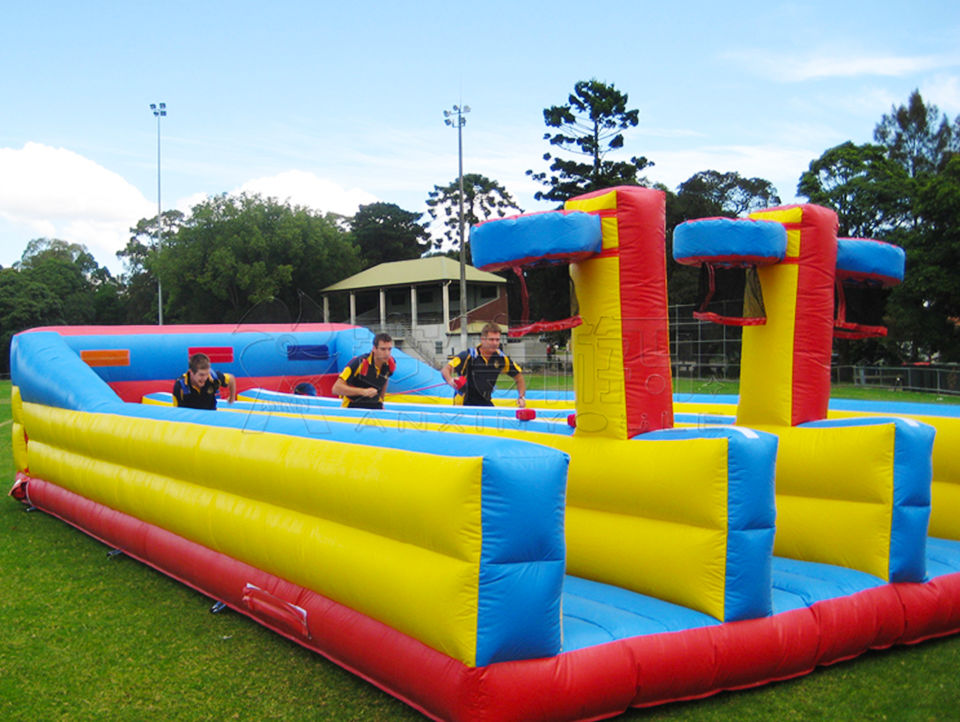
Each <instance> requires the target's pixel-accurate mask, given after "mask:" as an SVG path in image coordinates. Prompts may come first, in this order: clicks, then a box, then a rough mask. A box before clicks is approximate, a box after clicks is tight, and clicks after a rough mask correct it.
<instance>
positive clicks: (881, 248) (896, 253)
mask: <svg viewBox="0 0 960 722" xmlns="http://www.w3.org/2000/svg"><path fill="white" fill-rule="evenodd" d="M906 259H907V254H906V253H905V252H904V250H903V249H902V248H900V246H895V245H893V244H892V243H884V242H883V241H874V240H871V239H868V238H838V239H837V270H838V271H847V272H851V273H862V274H866V275H869V276H883V277H885V278H894V279H896V280H898V281H902V280H903V270H904V266H905V265H906Z"/></svg>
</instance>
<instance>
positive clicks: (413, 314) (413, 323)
mask: <svg viewBox="0 0 960 722" xmlns="http://www.w3.org/2000/svg"><path fill="white" fill-rule="evenodd" d="M416 327H417V287H416V286H410V328H416Z"/></svg>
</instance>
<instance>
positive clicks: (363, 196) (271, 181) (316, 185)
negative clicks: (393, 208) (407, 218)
mask: <svg viewBox="0 0 960 722" xmlns="http://www.w3.org/2000/svg"><path fill="white" fill-rule="evenodd" d="M233 193H259V194H260V195H262V196H266V197H270V198H276V199H277V200H279V201H281V202H289V203H291V204H294V205H300V206H306V207H308V208H312V209H314V210H318V211H322V212H324V213H340V214H342V215H347V216H352V215H353V214H354V213H356V212H357V208H358V207H359V206H360V205H362V204H366V203H374V202H375V201H377V197H376V196H374V195H373V194H371V193H368V192H367V191H365V190H361V189H360V188H349V189H347V188H343V187H342V186H339V185H337V184H336V183H334V182H333V181H331V180H328V179H326V178H320V177H319V176H316V175H314V174H313V173H308V172H306V171H302V170H288V171H284V172H282V173H278V174H277V175H274V176H269V177H266V178H255V179H253V180H249V181H247V182H246V183H244V184H243V185H242V186H240V187H239V188H237V189H235V190H234V191H233Z"/></svg>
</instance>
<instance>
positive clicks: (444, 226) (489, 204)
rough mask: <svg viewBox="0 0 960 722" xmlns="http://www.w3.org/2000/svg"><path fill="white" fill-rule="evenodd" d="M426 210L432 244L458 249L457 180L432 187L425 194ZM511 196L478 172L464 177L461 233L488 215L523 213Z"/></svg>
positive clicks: (492, 216)
mask: <svg viewBox="0 0 960 722" xmlns="http://www.w3.org/2000/svg"><path fill="white" fill-rule="evenodd" d="M427 212H428V213H429V214H430V218H431V219H432V220H431V222H430V225H431V227H432V228H433V229H434V238H436V237H437V236H439V237H440V239H441V240H440V241H436V240H435V241H434V245H435V247H438V248H439V247H440V246H441V245H442V244H443V243H444V242H446V243H447V244H448V245H452V246H453V247H454V248H459V244H460V183H459V180H454V181H452V182H450V183H448V184H447V185H445V186H434V187H433V190H432V191H430V192H429V193H428V194H427ZM522 212H523V211H522V210H521V209H520V207H519V206H518V205H517V203H516V201H514V200H513V197H512V196H511V195H510V194H509V193H508V192H507V189H506V188H504V187H503V186H502V185H500V183H498V182H497V181H495V180H491V179H490V178H487V177H486V176H485V175H480V174H479V173H467V174H466V175H464V176H463V216H464V236H465V237H466V235H467V234H469V232H470V226H472V225H475V224H477V223H480V222H481V221H485V220H487V219H489V218H494V217H496V218H503V217H504V216H506V215H509V214H510V213H522Z"/></svg>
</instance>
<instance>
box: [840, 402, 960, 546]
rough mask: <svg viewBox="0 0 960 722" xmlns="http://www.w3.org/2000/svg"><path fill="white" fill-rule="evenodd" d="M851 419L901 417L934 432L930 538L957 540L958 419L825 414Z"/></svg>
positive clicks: (959, 491) (959, 526)
mask: <svg viewBox="0 0 960 722" xmlns="http://www.w3.org/2000/svg"><path fill="white" fill-rule="evenodd" d="M853 416H901V417H904V418H909V419H915V420H916V421H920V422H922V423H924V424H929V425H930V426H932V427H933V428H934V429H936V432H937V436H936V442H935V443H934V445H933V491H932V503H931V507H930V526H929V534H930V536H935V537H942V538H944V539H960V418H957V417H954V416H926V415H920V414H891V413H889V412H888V413H883V412H864V411H834V410H831V411H830V412H829V413H828V414H827V417H828V418H831V419H846V418H850V417H853Z"/></svg>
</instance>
